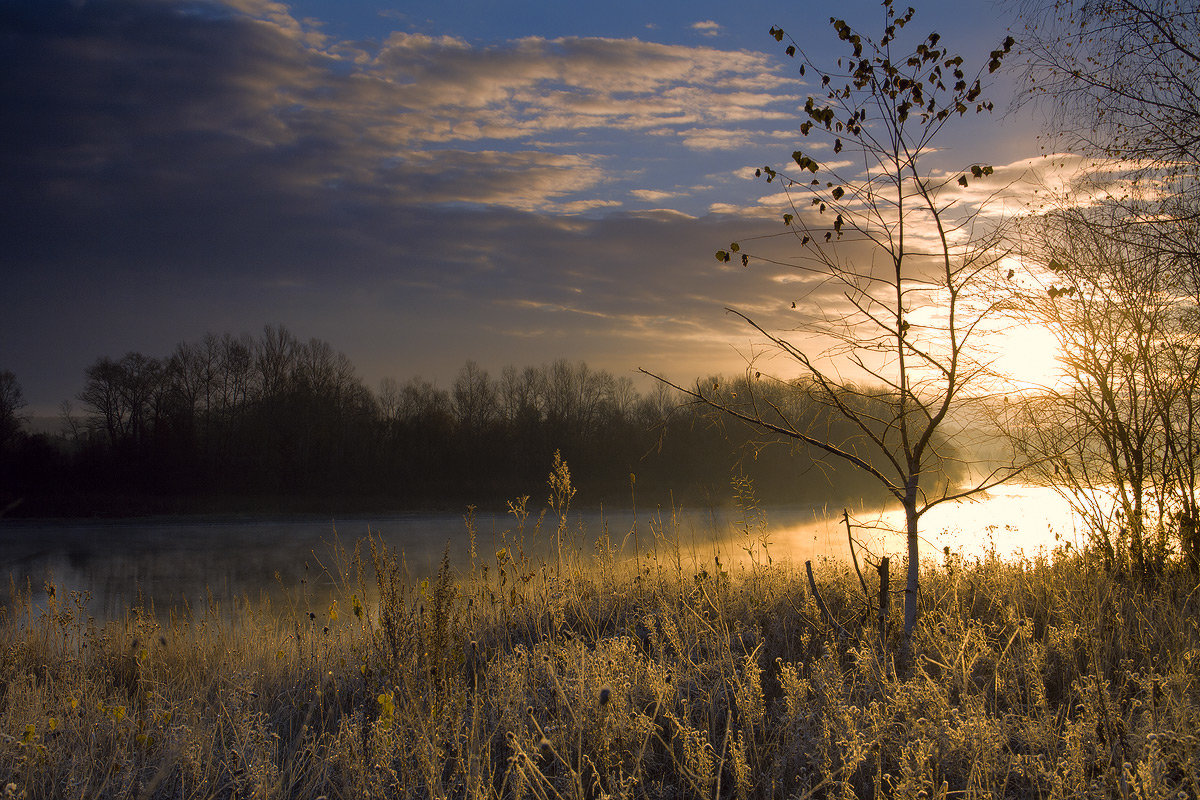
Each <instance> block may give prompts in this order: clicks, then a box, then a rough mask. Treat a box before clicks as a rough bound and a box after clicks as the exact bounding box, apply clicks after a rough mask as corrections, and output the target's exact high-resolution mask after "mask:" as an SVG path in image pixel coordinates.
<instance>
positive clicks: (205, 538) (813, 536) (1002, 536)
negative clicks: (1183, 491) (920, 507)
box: [0, 485, 1083, 619]
mask: <svg viewBox="0 0 1200 800" xmlns="http://www.w3.org/2000/svg"><path fill="white" fill-rule="evenodd" d="M540 513H541V512H540V510H538V511H536V512H535V513H532V514H531V515H530V516H529V517H528V518H527V519H526V520H525V523H524V528H523V530H522V529H521V528H520V526H519V524H518V521H517V520H516V518H514V517H513V516H512V515H509V514H498V513H495V514H493V513H480V514H476V515H475V517H474V520H473V526H474V537H473V541H472V536H471V533H470V528H469V526H468V524H467V521H466V519H465V516H464V515H462V514H403V515H391V516H364V517H347V518H344V519H337V520H331V519H323V518H313V517H303V518H230V519H220V520H196V519H171V518H167V519H153V520H146V519H139V520H128V521H114V522H90V521H89V522H78V521H72V522H40V523H27V522H20V521H5V522H3V523H0V578H4V579H7V580H8V582H9V587H11V588H19V589H25V588H28V590H29V591H30V593H31V595H32V597H33V599H34V602H35V604H41V603H44V602H45V599H46V585H47V584H48V583H49V584H53V585H54V587H55V592H56V596H57V598H58V599H59V600H60V601H63V600H64V599H66V598H69V597H70V595H71V593H72V592H77V593H80V594H81V595H82V596H85V597H87V598H88V606H87V607H88V613H89V614H91V615H92V616H94V617H96V618H98V619H103V618H112V617H117V616H121V615H123V614H125V613H126V612H127V611H128V609H129V608H130V607H131V606H133V605H141V606H143V607H145V608H147V609H150V608H151V607H153V610H154V611H155V613H158V614H160V615H161V614H165V613H167V612H169V610H171V609H177V610H179V609H185V608H186V609H190V610H192V611H193V612H199V611H207V610H208V609H210V608H216V609H218V610H220V609H230V610H231V609H232V608H233V607H234V606H235V605H236V604H238V603H241V602H243V601H248V602H250V603H259V602H263V601H269V602H270V603H271V604H272V607H274V608H277V609H278V610H280V611H281V612H285V611H287V610H288V609H289V608H291V607H292V606H298V605H299V604H303V603H305V602H309V601H311V599H312V598H313V597H319V596H320V595H322V594H327V593H328V592H329V591H330V589H331V588H332V584H333V581H332V578H331V575H336V574H337V573H338V571H339V569H338V563H337V562H338V555H337V552H336V551H337V549H338V547H337V546H338V545H340V546H341V548H343V549H344V551H345V553H348V554H350V555H352V553H353V549H354V546H355V543H356V542H359V541H360V540H362V539H364V538H365V537H367V536H368V535H369V536H372V537H374V539H375V540H376V541H377V542H378V543H380V544H381V545H383V546H385V547H387V548H389V549H392V550H394V551H395V552H397V553H398V554H401V555H402V556H403V559H404V562H405V564H406V565H407V567H408V570H409V573H410V575H411V576H412V577H413V578H415V579H419V578H421V577H425V576H429V575H432V574H434V573H436V571H437V569H438V567H439V565H440V564H441V561H442V557H443V553H446V554H447V555H448V557H449V559H450V562H451V565H452V566H453V567H454V568H455V569H458V570H464V569H466V568H468V567H469V566H470V563H471V550H472V544H473V546H474V550H475V555H476V557H477V558H478V559H479V560H480V561H488V562H492V563H493V564H494V562H495V557H496V552H497V551H498V550H500V549H501V548H507V550H508V552H509V553H510V554H513V555H516V554H518V553H519V552H520V551H522V550H523V551H524V552H525V553H526V554H528V555H529V556H530V557H531V558H533V559H536V560H540V559H546V560H547V561H551V560H553V559H554V558H556V555H557V530H558V526H559V522H558V518H557V517H555V516H554V515H553V514H552V513H550V512H546V513H545V515H544V516H543V517H542V518H541V520H540V522H539V514H540ZM850 516H851V524H852V529H853V531H854V536H855V542H856V547H857V548H858V553H859V557H860V558H863V557H866V558H871V559H874V558H877V557H879V556H882V555H889V556H891V557H892V558H893V560H894V561H898V560H899V558H900V557H901V556H902V555H903V553H904V552H905V543H904V537H903V535H902V533H901V531H902V529H903V523H904V520H903V515H902V513H901V512H900V511H899V510H884V511H882V512H879V511H866V510H862V509H860V510H857V511H854V510H852V511H851V515H850ZM922 529H923V536H924V540H925V541H924V542H923V543H922V552H923V555H924V556H927V557H929V558H935V559H941V558H942V557H943V548H945V547H949V548H950V549H951V550H952V551H953V552H956V553H960V554H961V555H962V556H963V557H964V558H967V559H971V558H975V557H979V556H982V555H984V554H985V553H987V552H988V551H990V550H992V549H994V550H995V552H996V554H997V555H999V556H1001V557H1004V558H1012V557H1019V556H1020V555H1022V554H1024V555H1026V556H1033V555H1035V554H1036V553H1037V552H1038V550H1040V549H1044V550H1046V551H1049V550H1050V549H1052V548H1054V547H1055V546H1062V545H1065V544H1066V543H1068V542H1069V543H1070V544H1071V545H1072V546H1080V545H1081V544H1082V543H1083V542H1082V538H1083V534H1082V531H1081V530H1080V529H1078V526H1077V523H1076V521H1075V519H1074V517H1073V515H1072V513H1071V511H1070V509H1069V507H1068V506H1067V504H1066V502H1065V501H1064V500H1062V498H1060V497H1059V496H1058V495H1057V494H1056V493H1055V492H1054V490H1052V489H1050V488H1046V487H1035V486H1021V485H1014V486H1007V487H999V488H997V489H994V490H992V491H991V492H989V493H988V494H987V495H986V496H984V497H981V498H980V499H977V500H973V501H961V502H957V503H950V504H946V505H945V506H942V507H938V508H936V509H934V510H933V511H931V512H929V513H928V514H927V515H926V516H925V518H924V519H923V520H922ZM600 540H604V541H606V542H607V543H608V544H609V545H610V546H611V547H612V548H613V549H614V550H615V551H616V552H618V553H620V554H621V555H622V556H623V557H625V558H629V559H632V558H635V557H641V558H645V557H647V556H656V557H657V558H658V559H659V560H660V561H663V560H667V561H669V562H670V563H673V562H674V559H675V558H676V557H677V556H676V549H675V546H674V543H675V542H678V558H679V559H680V561H681V563H682V568H683V569H684V570H685V571H689V570H695V571H698V570H700V569H703V568H707V567H710V566H711V565H713V563H714V559H720V561H721V563H722V564H726V565H728V564H732V563H735V562H738V561H745V560H747V559H748V558H750V557H751V556H750V553H748V552H747V549H749V550H752V551H753V554H754V558H756V559H758V560H759V561H760V562H762V561H765V560H766V556H767V555H769V557H770V558H771V559H772V560H773V561H775V562H779V561H792V562H794V563H798V564H800V563H803V562H804V561H805V560H808V559H814V560H819V559H820V558H822V557H828V558H833V559H844V558H847V557H848V555H849V549H848V543H847V535H846V528H845V525H844V521H843V519H842V514H841V511H840V510H838V511H836V512H835V511H834V510H833V509H814V508H811V507H787V506H771V507H767V508H764V509H761V510H760V511H759V512H758V513H752V514H750V515H743V514H742V512H740V511H739V510H738V509H711V508H710V509H676V510H674V511H672V510H670V509H660V510H656V511H654V512H647V511H642V510H639V511H638V512H637V513H636V514H635V513H634V512H632V511H628V510H620V511H616V512H610V511H603V512H601V511H572V512H571V513H570V515H569V518H568V520H567V524H566V527H565V539H564V547H565V548H566V549H567V550H568V551H570V552H578V554H579V558H580V559H581V561H582V563H583V564H584V565H586V564H588V563H591V562H592V560H593V559H594V557H595V556H596V554H597V541H600ZM764 542H765V543H766V550H765V553H764V549H763V544H764ZM364 558H365V560H367V561H368V562H369V555H366V554H365V553H364ZM5 594H7V592H5Z"/></svg>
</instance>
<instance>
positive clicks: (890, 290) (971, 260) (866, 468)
mask: <svg viewBox="0 0 1200 800" xmlns="http://www.w3.org/2000/svg"><path fill="white" fill-rule="evenodd" d="M884 8H885V14H886V17H885V23H884V30H883V33H882V35H881V36H880V37H879V38H878V39H872V38H869V37H866V36H863V35H862V34H860V33H858V32H856V31H855V30H854V29H852V28H851V27H850V25H848V24H847V23H846V22H845V21H844V20H840V19H831V20H830V23H831V24H832V26H833V29H834V30H835V31H836V33H837V35H838V37H839V38H840V39H841V40H842V41H843V42H845V43H846V45H847V47H848V48H849V49H850V53H849V54H848V55H847V56H846V57H844V58H842V59H840V60H839V61H838V69H836V70H825V69H822V68H820V67H819V66H818V65H816V64H814V63H813V62H812V61H811V60H810V59H809V58H808V56H807V55H806V54H805V53H804V51H803V50H802V48H801V47H800V46H799V44H797V42H796V41H795V40H793V39H791V37H789V36H788V35H787V34H786V33H785V32H784V31H783V30H781V29H778V28H772V30H771V34H772V35H773V36H774V37H775V39H776V40H777V41H780V42H784V41H785V40H786V41H787V46H786V52H787V54H788V55H789V56H793V57H795V58H798V59H799V60H800V62H801V66H800V73H801V74H802V75H809V76H810V78H811V80H813V81H819V82H820V86H821V87H822V88H821V89H820V92H819V94H817V95H813V96H810V97H809V98H808V100H807V102H806V103H805V106H804V110H805V112H806V114H807V117H808V119H807V120H806V121H805V122H804V123H803V124H802V125H801V126H800V132H801V133H802V134H803V135H804V136H806V137H807V136H809V135H810V134H815V135H817V136H820V137H822V138H825V139H827V140H828V144H829V145H831V152H832V153H835V154H839V155H838V157H839V159H847V161H844V162H842V163H845V164H849V165H850V166H848V167H841V166H838V165H837V163H836V162H835V163H833V164H830V165H828V166H823V165H822V164H820V163H819V162H818V161H817V160H816V159H815V158H814V157H813V156H812V155H811V154H810V153H819V152H821V151H820V150H818V149H817V148H816V147H813V148H811V149H810V151H809V152H808V153H806V152H804V151H801V150H797V151H796V152H794V153H793V154H792V160H793V161H794V167H795V170H796V171H791V170H783V169H775V168H772V167H769V166H767V167H763V168H762V169H761V170H760V171H759V172H760V174H762V175H765V176H766V180H767V181H768V182H770V183H776V184H778V185H780V186H781V188H782V189H783V191H784V192H786V196H787V199H788V203H789V204H790V210H789V211H788V212H787V213H785V214H784V217H783V221H784V224H785V226H787V227H786V233H787V235H788V236H791V237H792V238H793V241H794V244H795V246H796V247H797V248H798V251H797V253H798V254H797V255H795V256H793V257H791V258H788V259H779V258H775V259H771V258H769V257H768V258H764V259H762V261H764V262H766V263H767V264H770V265H775V266H785V267H787V268H791V269H795V270H797V271H798V272H800V273H801V274H802V275H803V276H804V277H805V278H806V279H807V281H808V283H807V286H808V287H809V288H810V289H811V290H813V291H818V290H828V289H829V288H830V287H834V288H836V291H835V292H828V291H826V292H825V294H824V295H823V296H824V298H825V302H826V305H825V307H824V308H813V307H805V306H804V305H803V303H804V302H805V301H804V300H803V299H802V300H801V307H800V308H799V309H798V311H801V312H804V313H805V316H806V318H807V320H808V321H807V322H805V323H803V324H802V325H801V330H800V333H802V334H803V335H805V337H806V338H808V339H809V340H810V341H811V340H812V339H813V337H814V336H815V337H817V338H818V339H819V340H820V341H822V342H824V343H825V345H824V346H823V347H822V349H821V350H820V352H810V351H809V350H808V349H806V348H805V347H803V346H801V345H798V344H795V343H794V342H793V341H792V340H791V339H790V338H788V337H787V336H785V335H783V334H777V333H772V332H770V331H768V330H767V329H766V328H765V327H764V326H763V325H761V324H759V323H758V322H756V321H755V320H754V319H752V318H751V317H750V316H748V315H746V314H743V313H741V312H738V311H736V310H732V309H731V311H732V313H734V314H736V315H737V316H739V317H741V318H742V319H743V320H745V322H746V323H747V324H748V325H750V326H751V327H752V328H753V329H754V330H756V331H757V332H758V333H759V334H761V335H762V336H763V337H765V339H766V342H767V343H768V344H769V346H770V348H771V349H772V350H773V351H775V352H777V353H782V354H785V355H786V356H787V357H789V358H790V359H791V360H792V361H793V362H794V363H795V364H797V365H799V367H800V368H801V369H802V373H803V374H804V375H805V378H804V379H803V380H802V381H799V382H797V383H795V384H794V386H793V388H794V389H795V390H796V391H803V392H805V393H807V395H808V400H809V402H811V403H816V404H820V405H824V406H826V407H827V408H829V409H830V410H831V411H832V412H833V416H836V417H840V418H841V419H842V420H844V421H845V422H846V423H848V425H849V426H850V428H852V430H853V435H852V436H849V437H844V436H841V435H840V434H839V435H838V436H836V437H831V436H829V435H828V431H826V430H822V429H820V428H818V429H815V430H814V429H813V428H811V427H807V426H806V425H805V423H804V420H802V419H796V418H794V417H793V415H792V414H791V413H789V410H788V409H787V408H786V407H784V406H783V405H782V404H779V403H773V402H771V401H770V400H769V399H768V397H767V396H766V395H765V394H764V393H762V392H760V391H755V390H754V388H753V387H754V383H755V380H758V381H761V380H765V378H764V377H763V376H761V375H760V373H758V372H754V371H753V369H752V373H753V374H752V376H751V377H752V378H753V379H755V380H751V381H750V383H749V387H750V388H748V390H747V391H746V393H745V395H744V396H741V397H738V398H733V399H731V398H727V397H725V396H723V395H722V393H721V390H720V387H712V386H705V385H703V384H700V385H698V386H697V387H696V388H693V389H687V388H684V387H682V386H677V385H675V384H671V385H672V386H674V387H675V388H676V389H677V390H679V391H681V392H683V393H684V394H685V395H687V396H689V397H691V398H692V399H693V400H695V401H698V402H701V403H705V404H708V405H709V406H711V407H713V408H716V409H719V410H720V411H721V412H723V413H725V414H728V415H731V416H733V417H736V418H738V419H741V420H744V421H745V422H748V423H750V424H752V425H754V426H756V427H757V428H759V429H760V430H763V431H766V432H772V433H774V434H780V435H783V436H786V437H790V438H792V439H795V440H799V441H801V442H805V443H807V444H808V445H810V446H811V447H814V448H817V449H818V450H820V451H823V452H824V453H825V454H826V455H827V456H828V457H831V458H833V459H837V460H841V461H843V462H847V463H849V464H850V465H852V466H854V467H856V468H858V469H859V470H862V471H863V472H865V473H867V474H869V475H870V476H872V477H874V478H875V479H876V480H877V481H878V482H879V483H880V484H882V485H883V487H884V488H885V489H886V490H887V492H888V493H889V494H890V495H891V496H892V497H894V498H895V499H896V500H897V501H898V502H899V503H900V504H901V506H902V507H903V509H904V514H905V525H906V535H907V552H908V578H907V585H906V588H905V607H904V630H905V640H906V642H907V641H908V640H909V638H910V637H911V635H912V631H913V629H914V627H915V624H916V620H917V600H918V589H919V579H918V576H919V555H920V550H919V543H920V520H921V518H922V516H923V515H924V514H925V513H926V512H927V511H928V510H929V509H931V508H933V507H934V506H936V505H939V504H941V503H945V502H947V501H950V500H954V499H957V498H962V497H966V496H968V495H971V494H974V493H977V492H981V491H983V490H985V489H987V488H989V487H992V486H994V485H996V484H998V483H1000V482H1001V481H1003V480H1005V479H1007V478H1009V477H1011V476H1012V475H1013V474H1015V473H1016V472H1017V468H1016V467H1014V466H1011V465H1010V466H1009V467H1008V468H1000V469H995V470H992V471H989V472H987V473H986V474H984V475H982V476H976V480H974V481H973V482H971V483H970V484H969V485H966V486H951V485H949V484H948V483H947V482H946V481H944V480H940V479H939V476H940V475H941V474H944V468H945V467H946V466H947V465H948V464H950V463H952V462H954V461H955V460H956V459H957V458H958V455H957V454H956V453H955V452H954V450H953V448H952V446H951V445H950V443H949V441H948V439H947V437H946V436H944V435H943V434H944V433H945V432H946V431H947V430H948V428H949V425H950V422H951V419H952V417H953V415H955V414H957V413H959V412H961V411H963V410H964V409H965V408H966V407H967V406H968V405H969V404H970V403H971V402H973V400H974V398H975V397H977V396H978V393H980V392H982V390H983V387H982V386H980V385H979V384H980V383H981V382H982V380H983V378H984V377H985V375H986V374H987V369H986V367H985V365H984V364H983V363H980V362H979V361H977V360H974V359H973V358H972V357H971V352H972V347H973V345H974V344H975V339H976V336H977V334H978V333H980V330H979V326H980V325H981V324H982V323H983V322H984V321H985V320H986V319H987V318H988V316H989V314H991V313H992V312H993V308H992V307H991V306H990V305H989V304H988V303H987V302H986V301H984V300H977V299H976V297H975V295H974V294H973V291H974V289H975V288H976V285H977V284H978V283H979V282H980V279H981V276H983V275H984V274H986V273H989V271H991V270H993V269H994V268H995V266H996V264H997V261H998V260H999V259H1000V258H1001V253H999V252H998V251H997V250H996V248H995V245H996V244H997V239H996V237H995V235H994V234H993V232H991V231H990V230H989V229H988V228H987V226H986V225H985V224H984V222H983V220H982V218H981V217H980V214H979V208H978V206H971V205H968V204H966V203H965V202H963V201H961V200H960V199H958V197H956V190H958V189H959V188H960V187H965V186H967V185H969V184H970V183H972V182H974V181H975V180H978V179H982V178H985V177H986V176H988V175H991V174H992V169H991V167H988V166H982V165H978V164H977V165H973V166H970V167H969V168H968V169H967V170H965V171H963V172H961V173H960V172H957V171H955V172H945V171H936V170H934V169H932V168H931V167H929V166H928V164H927V161H928V157H929V155H930V154H931V153H932V152H933V151H934V149H935V141H936V140H937V137H938V136H939V134H941V133H942V131H943V130H944V129H945V128H946V126H947V125H950V124H951V123H952V122H954V121H955V120H958V119H959V118H961V117H963V116H965V115H967V114H968V113H972V114H974V113H979V112H981V111H990V110H991V108H992V105H991V103H989V102H987V101H986V100H985V99H984V98H983V88H982V80H983V78H984V74H985V71H994V70H995V69H996V68H998V67H999V66H1000V64H1001V60H1002V59H1003V58H1004V56H1005V54H1006V53H1007V52H1008V51H1009V50H1010V49H1011V47H1012V46H1013V41H1012V39H1011V38H1010V39H1007V40H1006V41H1005V42H1004V43H1003V44H1002V45H1001V46H1000V47H999V48H998V49H997V50H995V51H992V53H991V54H990V59H989V60H988V62H987V64H986V65H985V66H984V67H981V68H980V69H979V70H978V71H977V72H974V73H972V74H968V73H967V71H966V68H965V67H964V63H965V62H964V60H963V58H962V57H961V56H957V55H953V54H951V53H950V52H949V50H947V49H946V48H944V47H942V46H941V45H940V37H939V35H938V34H936V33H931V34H929V35H928V36H927V37H925V38H924V39H921V40H918V41H915V42H914V41H913V40H912V39H910V38H909V37H907V36H906V33H905V32H904V30H903V29H904V28H905V26H907V25H908V24H909V23H910V22H911V20H912V18H913V10H912V9H908V11H907V12H906V13H904V14H900V15H898V14H897V13H896V11H895V9H894V8H893V6H892V3H891V1H890V0H887V1H886V2H885V3H884ZM904 42H907V43H908V44H903V43H904ZM717 258H718V260H720V261H723V262H730V261H732V260H740V261H741V263H742V264H743V265H745V266H749V265H750V263H751V259H752V258H754V259H757V255H756V254H755V253H752V252H750V251H748V250H744V249H743V248H742V246H741V245H739V244H738V243H734V244H732V245H730V247H729V249H728V250H721V251H718V253H717ZM835 301H836V303H837V307H836V308H835V309H834V310H830V306H831V304H833V303H834V302H835ZM851 376H853V377H851ZM660 380H661V378H660ZM973 391H974V392H976V393H977V394H976V395H972V392H973ZM811 418H814V419H820V420H826V421H827V420H828V419H830V418H831V417H830V415H828V414H824V415H815V416H814V417H811ZM822 424H825V423H824V422H823V423H822Z"/></svg>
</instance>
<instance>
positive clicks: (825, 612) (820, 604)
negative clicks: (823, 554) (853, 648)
mask: <svg viewBox="0 0 1200 800" xmlns="http://www.w3.org/2000/svg"><path fill="white" fill-rule="evenodd" d="M804 569H805V570H806V571H807V572H808V588H810V589H812V593H813V597H815V598H816V600H817V608H819V609H821V615H822V616H823V617H825V619H826V620H828V621H829V624H830V625H832V626H833V632H834V633H835V634H836V635H837V637H838V638H839V639H841V638H843V637H844V638H846V639H851V638H853V637H852V636H851V635H850V631H848V630H846V629H845V628H843V627H842V626H841V625H840V624H838V621H837V620H836V619H834V618H833V614H831V613H830V611H829V607H828V606H826V605H825V601H824V600H823V599H822V598H821V593H820V592H819V591H818V590H817V582H816V580H814V579H813V571H812V562H811V561H805V562H804Z"/></svg>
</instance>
